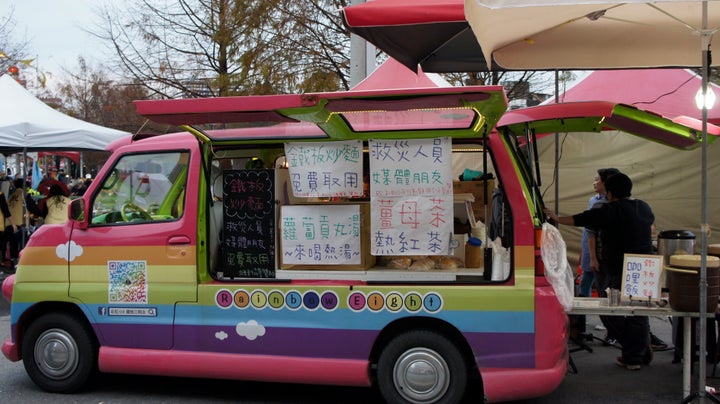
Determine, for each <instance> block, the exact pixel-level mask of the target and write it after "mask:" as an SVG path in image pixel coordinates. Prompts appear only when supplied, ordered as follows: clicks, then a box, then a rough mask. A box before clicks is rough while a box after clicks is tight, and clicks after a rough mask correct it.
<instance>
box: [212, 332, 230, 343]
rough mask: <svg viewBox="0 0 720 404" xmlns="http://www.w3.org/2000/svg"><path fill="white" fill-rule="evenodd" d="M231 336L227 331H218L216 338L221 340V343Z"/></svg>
mask: <svg viewBox="0 0 720 404" xmlns="http://www.w3.org/2000/svg"><path fill="white" fill-rule="evenodd" d="M228 336H229V335H227V333H226V332H225V331H218V332H216V333H215V338H217V339H219V340H220V341H224V340H226V339H227V337H228Z"/></svg>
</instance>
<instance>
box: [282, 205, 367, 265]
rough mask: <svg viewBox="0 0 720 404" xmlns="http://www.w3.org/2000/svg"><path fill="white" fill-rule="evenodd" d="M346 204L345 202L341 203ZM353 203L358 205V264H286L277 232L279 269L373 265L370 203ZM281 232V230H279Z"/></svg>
mask: <svg viewBox="0 0 720 404" xmlns="http://www.w3.org/2000/svg"><path fill="white" fill-rule="evenodd" d="M333 205H337V204H331V203H327V204H313V206H333ZM343 205H347V204H343ZM355 205H359V206H360V252H361V254H362V255H361V257H360V263H359V264H321V263H312V264H294V263H293V264H286V263H285V262H284V260H283V257H284V254H283V252H284V250H283V246H282V234H279V235H278V236H279V237H278V239H279V240H280V248H279V252H278V256H279V257H280V268H281V269H299V270H308V269H317V270H362V269H369V268H372V267H373V266H375V256H373V255H371V254H370V203H368V202H360V203H355ZM287 207H288V206H283V207H281V208H282V209H284V208H287ZM279 218H280V219H279V220H282V219H281V218H282V216H279ZM281 225H282V223H279V225H278V229H282V226H281ZM280 232H282V230H280Z"/></svg>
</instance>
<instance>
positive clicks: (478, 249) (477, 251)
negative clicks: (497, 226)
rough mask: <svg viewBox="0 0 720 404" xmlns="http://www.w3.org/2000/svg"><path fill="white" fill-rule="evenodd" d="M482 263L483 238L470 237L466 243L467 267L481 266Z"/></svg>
mask: <svg viewBox="0 0 720 404" xmlns="http://www.w3.org/2000/svg"><path fill="white" fill-rule="evenodd" d="M482 264H483V251H482V240H480V239H479V238H477V237H470V238H469V239H468V241H467V243H465V268H480V267H481V266H482Z"/></svg>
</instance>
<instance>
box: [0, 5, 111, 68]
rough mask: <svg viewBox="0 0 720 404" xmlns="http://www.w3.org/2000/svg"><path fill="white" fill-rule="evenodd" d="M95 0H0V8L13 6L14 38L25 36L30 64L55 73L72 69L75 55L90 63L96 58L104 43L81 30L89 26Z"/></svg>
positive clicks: (95, 61) (19, 38) (16, 40)
mask: <svg viewBox="0 0 720 404" xmlns="http://www.w3.org/2000/svg"><path fill="white" fill-rule="evenodd" d="M98 3H99V2H98V1H97V0H0V12H2V13H4V14H6V15H7V13H8V12H9V10H11V9H12V8H13V7H14V9H15V11H14V21H15V23H16V25H15V30H14V34H15V35H14V37H13V39H14V41H15V42H22V41H25V40H27V42H28V47H27V49H28V51H29V52H28V53H29V55H30V57H35V58H36V61H35V62H34V64H33V66H35V67H37V68H38V69H39V70H41V71H43V72H49V73H52V74H53V75H59V74H61V72H62V68H66V69H68V70H71V71H72V70H75V68H76V66H77V58H78V56H83V57H84V58H85V59H86V60H87V61H89V62H91V63H97V62H99V61H100V59H101V56H102V54H103V53H104V52H105V45H104V44H103V43H102V42H99V41H98V40H97V39H96V38H94V37H93V36H90V35H88V34H86V33H85V32H83V31H82V29H81V27H82V26H83V25H84V26H87V27H92V26H93V20H94V18H95V17H94V14H93V12H92V7H93V6H92V5H93V4H98Z"/></svg>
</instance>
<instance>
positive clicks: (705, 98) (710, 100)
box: [695, 84, 715, 109]
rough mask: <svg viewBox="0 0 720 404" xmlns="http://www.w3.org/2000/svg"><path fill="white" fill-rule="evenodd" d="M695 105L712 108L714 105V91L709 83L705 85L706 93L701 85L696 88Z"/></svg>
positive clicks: (699, 107) (700, 107) (701, 107)
mask: <svg viewBox="0 0 720 404" xmlns="http://www.w3.org/2000/svg"><path fill="white" fill-rule="evenodd" d="M695 105H696V106H697V108H698V109H703V108H705V109H712V107H713V106H714V105H715V91H713V89H712V87H711V86H710V85H709V84H708V86H707V93H704V92H703V89H702V87H700V89H698V92H697V94H695Z"/></svg>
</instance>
